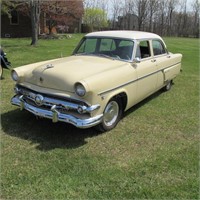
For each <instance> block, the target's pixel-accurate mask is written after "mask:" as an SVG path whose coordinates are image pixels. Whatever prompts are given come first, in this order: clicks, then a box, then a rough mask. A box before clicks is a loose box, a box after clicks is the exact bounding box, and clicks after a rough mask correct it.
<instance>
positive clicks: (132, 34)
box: [86, 30, 162, 40]
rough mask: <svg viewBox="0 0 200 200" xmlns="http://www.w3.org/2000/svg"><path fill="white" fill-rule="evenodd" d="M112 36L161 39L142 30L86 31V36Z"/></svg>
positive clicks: (134, 38)
mask: <svg viewBox="0 0 200 200" xmlns="http://www.w3.org/2000/svg"><path fill="white" fill-rule="evenodd" d="M94 36H96V37H114V38H126V39H133V40H140V39H151V38H152V39H161V40H162V38H161V37H160V36H158V35H156V34H154V33H149V32H143V31H125V30H122V31H99V32H92V33H88V34H87V35H86V37H94Z"/></svg>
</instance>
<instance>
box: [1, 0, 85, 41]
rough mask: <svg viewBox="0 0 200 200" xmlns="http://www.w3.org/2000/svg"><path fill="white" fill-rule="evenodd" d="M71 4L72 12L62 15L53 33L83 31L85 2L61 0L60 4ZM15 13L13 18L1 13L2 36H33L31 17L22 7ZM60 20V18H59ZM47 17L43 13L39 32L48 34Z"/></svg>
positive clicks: (14, 11)
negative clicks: (21, 9)
mask: <svg viewBox="0 0 200 200" xmlns="http://www.w3.org/2000/svg"><path fill="white" fill-rule="evenodd" d="M62 3H63V5H66V4H69V5H70V6H72V7H71V8H72V9H71V12H70V10H69V12H68V14H64V16H61V18H62V20H60V21H61V22H58V23H57V25H56V26H55V27H54V28H53V33H74V32H81V23H82V15H83V2H82V1H79V0H73V1H60V2H59V5H60V6H61V8H62ZM11 12H13V13H11V15H12V14H14V15H12V17H11V18H9V17H8V16H7V15H1V37H2V38H3V37H13V38H20V37H31V19H30V17H29V16H28V15H26V14H25V13H23V12H22V11H20V9H19V10H18V11H17V10H13V11H11ZM58 21H59V20H58ZM48 33H49V29H48V25H47V18H46V14H45V13H41V17H40V26H39V34H48Z"/></svg>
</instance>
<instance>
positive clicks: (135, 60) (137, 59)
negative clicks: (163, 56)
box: [133, 57, 141, 63]
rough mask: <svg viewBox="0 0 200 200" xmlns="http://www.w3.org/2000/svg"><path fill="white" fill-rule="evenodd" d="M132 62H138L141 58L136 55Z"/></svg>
mask: <svg viewBox="0 0 200 200" xmlns="http://www.w3.org/2000/svg"><path fill="white" fill-rule="evenodd" d="M133 62H134V63H140V62H141V59H140V58H139V57H136V58H134V59H133Z"/></svg>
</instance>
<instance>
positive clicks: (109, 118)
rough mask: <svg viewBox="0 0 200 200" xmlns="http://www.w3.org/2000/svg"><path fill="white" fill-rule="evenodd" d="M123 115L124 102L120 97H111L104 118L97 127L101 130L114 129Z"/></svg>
mask: <svg viewBox="0 0 200 200" xmlns="http://www.w3.org/2000/svg"><path fill="white" fill-rule="evenodd" d="M121 117H122V102H121V100H120V99H116V98H113V99H111V100H110V101H109V102H108V104H107V105H106V108H105V110H104V113H103V120H102V122H101V124H99V125H98V126H97V129H98V130H100V131H101V132H104V131H109V130H111V129H113V128H114V127H115V126H116V125H117V124H118V122H119V121H120V119H121Z"/></svg>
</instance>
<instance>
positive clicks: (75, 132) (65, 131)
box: [1, 109, 101, 151]
mask: <svg viewBox="0 0 200 200" xmlns="http://www.w3.org/2000/svg"><path fill="white" fill-rule="evenodd" d="M1 126H2V130H3V131H4V133H5V134H8V135H10V136H12V137H18V138H21V139H24V140H28V141H30V143H31V144H33V145H35V146H36V147H35V148H36V149H38V150H40V151H49V150H53V149H56V148H67V149H74V148H79V147H81V146H83V145H85V144H87V138H92V137H95V136H98V135H99V134H101V133H100V132H98V131H97V130H95V129H94V128H89V129H78V128H76V127H74V126H72V125H70V124H66V123H62V122H58V123H52V121H51V120H48V119H36V118H35V116H34V115H32V114H30V113H28V112H26V111H20V110H19V109H16V110H13V111H10V112H7V113H4V114H2V115H1Z"/></svg>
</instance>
